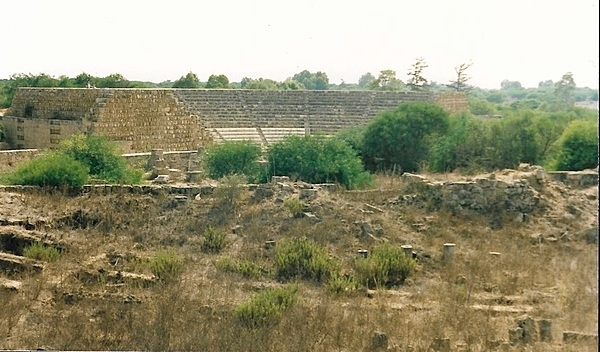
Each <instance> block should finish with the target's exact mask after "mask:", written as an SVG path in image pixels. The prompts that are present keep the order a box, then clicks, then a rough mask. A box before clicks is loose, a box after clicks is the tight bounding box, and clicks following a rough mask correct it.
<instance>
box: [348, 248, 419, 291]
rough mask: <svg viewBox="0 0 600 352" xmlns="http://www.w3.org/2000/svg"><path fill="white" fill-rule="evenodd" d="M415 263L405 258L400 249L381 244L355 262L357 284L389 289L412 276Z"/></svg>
mask: <svg viewBox="0 0 600 352" xmlns="http://www.w3.org/2000/svg"><path fill="white" fill-rule="evenodd" d="M414 268H415V261H414V260H413V259H412V258H409V257H407V256H406V255H405V254H404V252H403V251H402V249H400V248H398V247H395V246H392V245H389V244H383V245H380V246H378V247H375V248H374V249H373V250H372V251H371V253H369V257H367V258H360V259H358V260H357V261H356V262H355V270H356V273H357V277H358V280H359V282H361V283H364V284H366V285H367V287H376V288H379V287H391V286H394V285H401V284H403V283H404V280H406V278H407V277H408V276H409V275H410V274H412V272H413V271H414Z"/></svg>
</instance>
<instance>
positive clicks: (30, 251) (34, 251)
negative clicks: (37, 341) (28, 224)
mask: <svg viewBox="0 0 600 352" xmlns="http://www.w3.org/2000/svg"><path fill="white" fill-rule="evenodd" d="M23 256H25V257H27V258H32V259H37V260H43V261H46V262H53V261H55V260H57V259H58V258H60V252H59V250H58V249H56V248H54V247H49V246H46V245H44V244H43V243H40V242H37V243H34V244H32V245H30V246H27V247H25V248H24V249H23Z"/></svg>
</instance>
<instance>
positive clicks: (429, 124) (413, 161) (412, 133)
mask: <svg viewBox="0 0 600 352" xmlns="http://www.w3.org/2000/svg"><path fill="white" fill-rule="evenodd" d="M447 129H448V112H446V111H445V110H444V109H442V108H441V107H439V106H438V105H435V104H431V103H427V102H410V103H404V104H400V105H399V106H398V107H397V108H396V109H395V110H392V111H384V112H382V113H380V114H379V115H377V116H376V117H375V119H373V120H372V121H371V122H370V123H369V125H368V126H367V130H366V132H365V137H364V138H365V139H364V150H363V152H364V155H363V159H364V160H365V165H366V166H367V168H369V169H371V170H377V169H384V170H387V169H392V168H396V167H398V168H399V169H400V171H402V172H405V171H408V172H410V171H416V170H418V169H419V164H420V163H421V162H423V161H425V160H426V159H427V154H428V150H429V137H430V136H431V135H433V134H436V133H440V134H443V133H445V132H446V130H447Z"/></svg>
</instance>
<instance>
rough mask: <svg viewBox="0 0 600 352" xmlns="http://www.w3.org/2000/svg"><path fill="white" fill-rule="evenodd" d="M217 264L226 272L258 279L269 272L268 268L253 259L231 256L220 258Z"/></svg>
mask: <svg viewBox="0 0 600 352" xmlns="http://www.w3.org/2000/svg"><path fill="white" fill-rule="evenodd" d="M216 266H217V268H219V269H221V270H223V271H225V272H230V273H236V274H239V275H241V276H243V277H244V278H246V279H256V278H259V277H261V276H262V275H264V274H268V272H269V270H268V268H265V267H263V266H261V265H259V264H257V263H255V262H253V261H251V260H234V259H231V258H229V257H226V258H223V259H221V260H219V261H218V262H217V263H216Z"/></svg>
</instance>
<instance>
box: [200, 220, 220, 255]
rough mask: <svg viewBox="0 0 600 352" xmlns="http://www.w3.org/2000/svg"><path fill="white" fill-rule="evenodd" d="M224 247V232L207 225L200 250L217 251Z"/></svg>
mask: <svg viewBox="0 0 600 352" xmlns="http://www.w3.org/2000/svg"><path fill="white" fill-rule="evenodd" d="M223 247H225V233H224V232H222V231H219V230H217V229H215V228H214V227H212V226H209V227H207V228H206V230H204V234H203V241H202V251H204V252H207V253H219V252H220V251H221V250H222V249H223Z"/></svg>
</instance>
